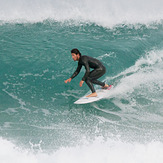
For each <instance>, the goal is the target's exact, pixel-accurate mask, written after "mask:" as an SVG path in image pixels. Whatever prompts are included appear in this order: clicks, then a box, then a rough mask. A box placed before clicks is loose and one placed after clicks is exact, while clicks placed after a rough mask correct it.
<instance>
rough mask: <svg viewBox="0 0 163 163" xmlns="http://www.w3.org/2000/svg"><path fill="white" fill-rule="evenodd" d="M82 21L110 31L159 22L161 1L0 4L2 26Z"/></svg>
mask: <svg viewBox="0 0 163 163" xmlns="http://www.w3.org/2000/svg"><path fill="white" fill-rule="evenodd" d="M47 19H51V20H54V21H59V22H60V21H61V22H62V21H69V20H73V21H79V22H80V21H82V22H93V23H96V24H98V25H102V26H107V27H111V26H114V25H117V24H123V23H127V24H135V23H141V24H146V23H151V22H153V21H160V20H162V19H163V1H162V0H151V1H148V0H144V1H141V0H133V1H130V0H127V1H123V0H117V1H114V0H100V1H99V0H95V1H94V0H80V1H78V2H76V1H75V0H62V1H59V0H15V1H12V0H6V1H0V20H1V21H3V22H42V21H44V20H47Z"/></svg>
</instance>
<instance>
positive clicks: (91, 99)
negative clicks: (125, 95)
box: [74, 85, 113, 104]
mask: <svg viewBox="0 0 163 163" xmlns="http://www.w3.org/2000/svg"><path fill="white" fill-rule="evenodd" d="M112 87H113V86H112V85H109V87H108V88H107V89H97V90H96V93H97V96H96V97H86V96H87V95H85V96H83V97H81V98H79V100H77V101H75V102H74V104H87V103H91V102H94V101H98V100H100V99H102V98H104V97H106V96H107V94H108V93H109V90H110V89H111V88H112Z"/></svg>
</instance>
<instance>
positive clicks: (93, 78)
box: [85, 68, 106, 93]
mask: <svg viewBox="0 0 163 163" xmlns="http://www.w3.org/2000/svg"><path fill="white" fill-rule="evenodd" d="M105 72H106V70H105V68H103V69H95V70H93V71H91V72H90V74H89V76H88V77H87V79H86V80H85V82H86V84H87V85H88V87H89V88H90V89H91V91H92V93H94V92H95V89H94V86H93V84H97V85H101V86H104V85H105V83H104V82H101V81H99V80H97V79H98V78H100V77H101V76H103V75H104V74H105Z"/></svg>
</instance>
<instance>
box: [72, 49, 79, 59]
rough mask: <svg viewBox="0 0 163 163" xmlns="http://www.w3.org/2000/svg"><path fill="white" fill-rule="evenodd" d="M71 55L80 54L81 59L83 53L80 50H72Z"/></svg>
mask: <svg viewBox="0 0 163 163" xmlns="http://www.w3.org/2000/svg"><path fill="white" fill-rule="evenodd" d="M71 53H75V54H76V55H77V54H79V55H80V57H81V53H80V51H79V50H78V49H72V50H71Z"/></svg>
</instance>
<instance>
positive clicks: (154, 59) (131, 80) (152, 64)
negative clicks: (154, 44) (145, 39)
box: [107, 51, 163, 98]
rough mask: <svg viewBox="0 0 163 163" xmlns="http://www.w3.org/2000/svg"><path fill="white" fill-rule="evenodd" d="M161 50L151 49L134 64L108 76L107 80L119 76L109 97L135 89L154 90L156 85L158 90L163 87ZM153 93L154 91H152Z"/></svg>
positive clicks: (162, 57)
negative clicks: (115, 74)
mask: <svg viewBox="0 0 163 163" xmlns="http://www.w3.org/2000/svg"><path fill="white" fill-rule="evenodd" d="M162 62H163V51H151V52H149V53H147V54H146V55H145V56H144V57H141V58H140V59H139V60H138V61H137V62H136V63H135V65H134V66H132V67H130V68H128V69H126V70H125V71H124V72H122V73H120V74H118V75H117V76H114V77H112V78H108V79H107V80H108V81H109V80H116V79H118V78H120V80H119V82H118V84H117V85H116V86H115V88H114V89H113V90H111V91H110V95H109V98H111V97H117V96H121V95H122V96H124V95H125V94H126V93H130V94H131V93H133V92H134V91H135V89H139V90H140V91H141V90H142V85H143V89H146V88H147V89H148V90H153V91H154V90H155V87H154V85H157V86H158V88H157V90H159V92H160V93H161V92H162V89H163V83H162V81H163V75H162V69H163V66H162V65H163V64H162ZM153 93H154V92H153Z"/></svg>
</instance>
